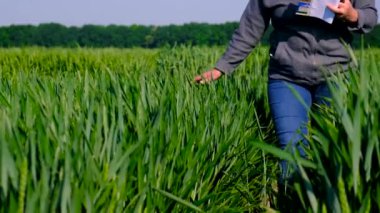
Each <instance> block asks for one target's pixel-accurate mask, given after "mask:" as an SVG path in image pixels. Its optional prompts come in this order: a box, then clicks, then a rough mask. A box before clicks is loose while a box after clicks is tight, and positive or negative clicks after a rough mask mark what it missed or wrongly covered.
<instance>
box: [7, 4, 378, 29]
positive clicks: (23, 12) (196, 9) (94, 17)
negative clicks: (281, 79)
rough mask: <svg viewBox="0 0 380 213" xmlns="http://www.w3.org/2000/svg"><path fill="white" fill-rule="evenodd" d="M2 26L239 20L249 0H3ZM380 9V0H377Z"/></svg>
mask: <svg viewBox="0 0 380 213" xmlns="http://www.w3.org/2000/svg"><path fill="white" fill-rule="evenodd" d="M1 1H2V2H1V6H0V26H8V25H11V24H34V25H36V24H40V23H51V22H55V23H61V24H64V25H67V26H82V25H84V24H98V25H109V24H117V25H132V24H142V25H168V24H183V23H189V22H208V23H224V22H226V21H238V20H239V19H240V16H241V14H242V12H243V10H244V8H245V6H246V4H247V3H248V0H1ZM376 4H377V7H378V8H380V1H379V0H376Z"/></svg>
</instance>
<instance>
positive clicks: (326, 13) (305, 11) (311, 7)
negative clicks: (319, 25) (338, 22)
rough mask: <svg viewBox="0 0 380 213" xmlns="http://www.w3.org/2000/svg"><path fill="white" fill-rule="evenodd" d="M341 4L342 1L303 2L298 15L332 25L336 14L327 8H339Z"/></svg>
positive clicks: (299, 4)
mask: <svg viewBox="0 0 380 213" xmlns="http://www.w3.org/2000/svg"><path fill="white" fill-rule="evenodd" d="M339 2H340V0H301V1H299V3H298V11H297V13H296V14H297V15H302V16H311V17H316V18H320V19H322V20H324V21H325V22H327V23H329V24H331V23H332V22H333V21H334V17H335V14H334V13H333V12H332V11H331V10H330V9H329V8H327V4H331V5H335V6H338V4H339Z"/></svg>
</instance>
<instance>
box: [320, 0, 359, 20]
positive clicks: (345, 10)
mask: <svg viewBox="0 0 380 213" xmlns="http://www.w3.org/2000/svg"><path fill="white" fill-rule="evenodd" d="M327 7H328V8H329V9H330V10H331V11H332V12H334V13H335V14H336V16H337V17H338V18H339V19H342V20H343V21H345V22H348V23H350V24H355V23H357V22H358V19H359V14H358V11H357V10H356V9H355V8H354V7H353V6H352V3H351V1H350V0H341V2H340V3H339V4H338V6H334V5H331V4H328V5H327Z"/></svg>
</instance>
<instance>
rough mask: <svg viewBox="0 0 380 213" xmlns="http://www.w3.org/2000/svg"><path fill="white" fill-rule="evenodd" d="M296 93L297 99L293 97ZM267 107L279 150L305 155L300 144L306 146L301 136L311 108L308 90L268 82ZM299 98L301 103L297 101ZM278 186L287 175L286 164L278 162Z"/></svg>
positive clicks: (284, 82)
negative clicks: (279, 174)
mask: <svg viewBox="0 0 380 213" xmlns="http://www.w3.org/2000/svg"><path fill="white" fill-rule="evenodd" d="M295 92H296V93H298V95H299V97H297V95H295ZM268 95H269V105H270V110H271V114H272V119H273V121H274V125H275V130H276V134H277V137H278V140H279V145H280V148H281V149H287V148H290V149H291V151H293V150H294V148H298V151H299V152H300V154H301V155H303V156H304V155H305V152H304V150H303V149H302V146H300V145H297V143H299V142H302V143H303V144H304V145H307V142H306V141H305V139H304V137H303V135H305V134H307V123H308V121H309V117H308V113H309V110H310V106H311V101H312V100H311V99H312V96H311V93H310V91H309V89H308V88H305V87H302V86H299V85H297V84H292V83H289V82H286V81H281V80H270V81H269V85H268ZM299 98H301V99H302V101H303V102H304V104H303V103H302V101H301V100H300V99H299ZM280 166H281V176H280V180H279V181H280V184H281V182H283V181H284V180H285V179H286V177H287V176H288V175H287V170H288V168H287V167H288V166H287V162H286V161H282V162H280Z"/></svg>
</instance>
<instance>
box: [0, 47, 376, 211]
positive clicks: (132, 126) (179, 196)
mask: <svg viewBox="0 0 380 213" xmlns="http://www.w3.org/2000/svg"><path fill="white" fill-rule="evenodd" d="M223 50H224V48H217V47H213V48H206V47H175V48H164V49H158V50H144V49H59V48H57V49H43V48H23V49H1V50H0V77H1V78H0V212H57V211H58V212H82V211H87V212H172V211H173V212H192V211H207V212H208V211H211V212H225V211H228V212H242V211H250V212H258V211H265V209H266V210H268V209H276V208H277V206H276V204H275V203H276V198H277V186H276V180H277V174H278V165H277V159H278V158H277V157H282V158H285V159H288V160H289V161H291V162H292V163H294V164H295V165H296V166H298V168H299V171H300V174H301V175H300V176H301V178H300V179H299V180H298V181H296V184H295V189H296V191H297V193H298V194H299V196H300V198H301V203H302V204H303V206H300V210H302V209H303V210H307V211H312V212H320V211H327V212H330V211H334V212H350V211H353V212H356V211H362V212H370V211H374V210H379V209H380V201H379V200H380V168H379V167H380V166H379V165H380V145H379V139H380V131H379V129H380V128H379V118H380V113H379V112H380V107H379V106H380V81H379V80H378V79H380V50H376V49H373V50H369V51H365V52H364V51H362V52H361V51H358V52H356V55H357V58H358V62H359V64H360V66H359V68H358V70H360V72H356V71H357V70H356V69H355V70H354V71H353V73H352V75H351V76H350V78H349V79H350V84H347V83H345V82H341V86H340V87H339V88H340V89H339V91H337V92H336V93H335V94H336V96H335V97H334V104H333V105H334V106H333V109H324V110H323V111H322V112H321V113H322V114H323V117H322V116H320V115H315V116H314V115H312V116H313V119H315V125H313V127H312V128H313V130H312V134H311V135H310V137H309V139H310V141H311V148H310V149H311V151H310V155H309V158H307V159H299V158H297V157H294V156H292V155H290V154H287V153H282V152H280V151H278V150H277V149H275V148H274V147H273V146H271V145H273V144H275V136H274V132H273V126H272V123H271V121H270V116H269V109H268V105H267V97H266V81H267V77H266V69H267V65H268V63H267V62H268V57H267V55H268V49H267V48H265V47H260V48H258V49H256V50H255V51H254V53H253V54H252V55H251V56H250V57H249V58H248V59H247V60H246V61H245V62H244V63H243V64H242V65H241V66H240V67H239V69H238V70H237V71H236V74H235V75H233V76H225V77H223V78H222V79H221V80H219V81H218V82H214V83H211V84H209V85H197V84H195V83H194V82H193V78H194V76H195V75H196V74H199V73H200V72H202V71H204V70H207V69H209V68H212V66H213V64H214V63H215V61H216V60H217V59H218V58H219V57H220V55H221V54H222V52H223ZM338 81H344V79H342V78H339V79H338ZM268 144H269V145H268ZM326 162H328V163H326ZM311 175H312V178H311Z"/></svg>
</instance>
